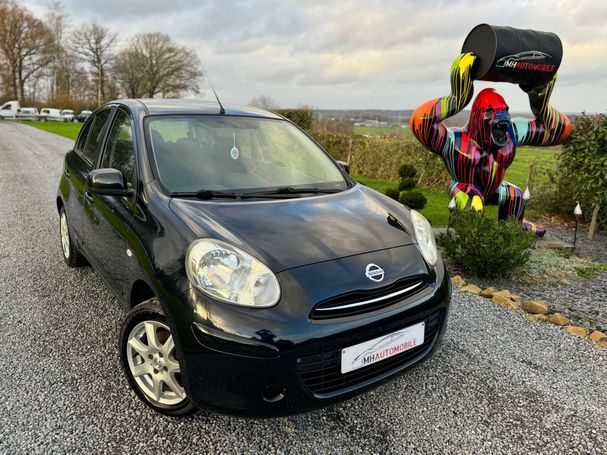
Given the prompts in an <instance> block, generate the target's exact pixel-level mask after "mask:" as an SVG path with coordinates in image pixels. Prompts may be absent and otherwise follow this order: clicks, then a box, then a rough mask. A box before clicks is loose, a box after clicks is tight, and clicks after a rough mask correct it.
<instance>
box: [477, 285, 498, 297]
mask: <svg viewBox="0 0 607 455" xmlns="http://www.w3.org/2000/svg"><path fill="white" fill-rule="evenodd" d="M496 292H497V289H495V288H491V287H489V288H487V289H483V290H482V291H481V295H482V296H483V297H487V298H488V299H490V298H491V297H493V294H495V293H496Z"/></svg>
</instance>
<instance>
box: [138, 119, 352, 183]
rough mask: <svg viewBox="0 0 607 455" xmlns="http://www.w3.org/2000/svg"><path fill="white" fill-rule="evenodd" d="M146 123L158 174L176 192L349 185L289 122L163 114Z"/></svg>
mask: <svg viewBox="0 0 607 455" xmlns="http://www.w3.org/2000/svg"><path fill="white" fill-rule="evenodd" d="M146 125H147V129H148V133H149V137H150V139H151V145H152V152H153V157H154V161H155V164H156V169H157V172H158V177H159V179H160V181H161V182H162V184H163V185H164V186H165V187H166V188H167V189H168V190H169V191H170V192H171V193H189V192H199V191H201V190H208V191H231V192H243V193H244V192H247V191H251V190H253V191H260V190H262V189H263V190H269V191H271V190H272V189H281V190H282V191H284V189H285V187H288V190H289V191H291V192H293V191H296V190H298V189H302V190H303V189H311V188H316V189H321V190H335V191H339V190H343V189H346V188H347V187H348V183H347V181H346V180H345V179H344V177H343V175H342V173H341V172H340V170H339V168H338V167H337V164H335V162H334V161H333V160H331V159H330V158H329V157H328V156H327V155H326V154H325V153H324V152H323V151H322V150H321V149H320V148H319V147H318V146H317V145H316V144H315V143H314V142H313V141H312V140H310V138H308V137H307V136H306V135H305V134H304V133H302V132H301V131H300V130H299V129H298V128H296V127H295V126H293V125H292V124H290V123H289V122H287V121H284V120H273V119H266V118H251V117H236V116H226V115H220V116H210V115H198V116H194V115H192V116H162V117H150V119H149V121H148V122H147V123H146Z"/></svg>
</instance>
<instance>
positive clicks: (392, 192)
mask: <svg viewBox="0 0 607 455" xmlns="http://www.w3.org/2000/svg"><path fill="white" fill-rule="evenodd" d="M386 196H388V197H389V198H392V199H394V200H395V201H398V196H400V191H398V188H388V189H387V190H386Z"/></svg>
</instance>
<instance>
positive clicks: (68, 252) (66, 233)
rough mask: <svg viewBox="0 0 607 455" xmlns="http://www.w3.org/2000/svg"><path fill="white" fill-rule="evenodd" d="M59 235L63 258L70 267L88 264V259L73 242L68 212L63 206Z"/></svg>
mask: <svg viewBox="0 0 607 455" xmlns="http://www.w3.org/2000/svg"><path fill="white" fill-rule="evenodd" d="M59 235H60V238H61V251H62V252H63V260H64V261H65V263H66V264H67V265H68V266H70V267H82V266H83V265H86V260H85V259H84V258H83V257H82V255H81V254H80V251H78V249H77V248H76V245H74V242H72V236H71V234H70V227H69V225H68V222H67V214H66V213H65V209H64V208H63V207H61V210H60V211H59Z"/></svg>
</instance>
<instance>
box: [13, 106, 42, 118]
mask: <svg viewBox="0 0 607 455" xmlns="http://www.w3.org/2000/svg"><path fill="white" fill-rule="evenodd" d="M38 116H39V114H38V108H37V107H22V108H21V109H19V113H18V114H17V117H18V118H19V120H37V119H38Z"/></svg>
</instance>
